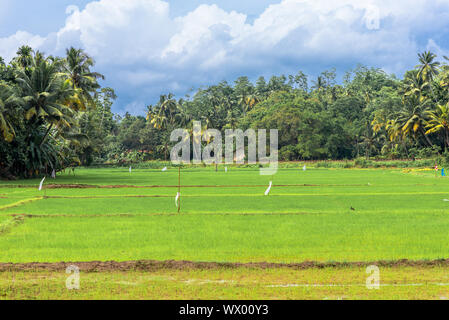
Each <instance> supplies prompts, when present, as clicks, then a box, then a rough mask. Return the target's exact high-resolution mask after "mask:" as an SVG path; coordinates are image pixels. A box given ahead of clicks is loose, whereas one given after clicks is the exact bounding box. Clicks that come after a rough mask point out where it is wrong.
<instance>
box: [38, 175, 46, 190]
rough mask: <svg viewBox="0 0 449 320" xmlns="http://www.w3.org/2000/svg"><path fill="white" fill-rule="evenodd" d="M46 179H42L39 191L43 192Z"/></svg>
mask: <svg viewBox="0 0 449 320" xmlns="http://www.w3.org/2000/svg"><path fill="white" fill-rule="evenodd" d="M44 181H45V177H44V179H42V181H41V183H40V184H39V191H41V190H42V186H43V185H44Z"/></svg>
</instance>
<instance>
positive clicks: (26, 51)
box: [13, 46, 34, 69]
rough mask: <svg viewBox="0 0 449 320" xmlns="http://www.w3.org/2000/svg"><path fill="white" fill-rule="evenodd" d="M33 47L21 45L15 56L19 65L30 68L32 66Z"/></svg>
mask: <svg viewBox="0 0 449 320" xmlns="http://www.w3.org/2000/svg"><path fill="white" fill-rule="evenodd" d="M33 52H34V51H33V48H31V47H30V46H21V47H20V48H19V49H18V50H17V52H16V54H17V57H15V58H14V59H13V62H14V63H16V64H17V65H18V66H20V67H21V68H24V69H26V68H28V67H30V66H31V64H32V60H33Z"/></svg>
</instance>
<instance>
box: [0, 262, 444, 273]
mask: <svg viewBox="0 0 449 320" xmlns="http://www.w3.org/2000/svg"><path fill="white" fill-rule="evenodd" d="M70 265H75V266H77V267H78V268H79V269H80V270H81V271H83V272H108V271H157V270H214V269H236V268H251V269H277V268H289V269H296V270H304V269H312V268H315V269H324V268H349V267H366V266H369V265H377V266H379V267H441V266H445V267H449V259H446V260H443V259H442V260H429V261H411V260H398V261H377V262H347V263H346V262H345V263H342V262H331V263H320V262H309V261H306V262H303V263H296V264H295V263H294V264H282V263H268V262H257V263H220V262H192V261H174V260H169V261H153V260H141V261H125V262H116V261H107V262H101V261H90V262H57V263H18V264H13V263H0V272H20V271H61V272H63V271H65V270H66V268H67V267H68V266H70Z"/></svg>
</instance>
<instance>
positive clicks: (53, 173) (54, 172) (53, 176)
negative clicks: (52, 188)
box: [51, 169, 56, 179]
mask: <svg viewBox="0 0 449 320" xmlns="http://www.w3.org/2000/svg"><path fill="white" fill-rule="evenodd" d="M51 177H52V178H53V179H56V171H55V169H53V171H52V173H51Z"/></svg>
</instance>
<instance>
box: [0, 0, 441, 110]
mask: <svg viewBox="0 0 449 320" xmlns="http://www.w3.org/2000/svg"><path fill="white" fill-rule="evenodd" d="M67 15H68V16H67V20H66V23H65V26H63V27H62V28H61V29H60V30H55V31H54V32H53V33H51V34H49V35H46V36H45V37H44V36H42V35H41V36H39V35H32V34H30V33H26V32H22V31H18V32H17V33H16V34H14V35H11V36H9V37H6V38H0V55H2V56H3V57H4V58H5V59H10V58H11V57H12V56H13V55H14V53H15V51H16V50H17V47H18V46H19V45H21V44H28V45H31V46H33V47H34V48H36V49H41V50H44V51H45V52H46V53H52V54H63V52H64V50H65V48H67V47H69V46H72V45H73V46H77V47H82V48H84V49H85V50H86V51H87V52H88V53H89V54H90V55H92V56H93V57H94V58H95V59H96V61H97V63H98V64H97V66H98V68H99V69H100V71H101V72H103V73H105V75H106V76H107V78H108V84H110V85H111V86H113V87H115V88H116V89H117V92H118V94H119V96H125V97H126V98H125V100H124V101H121V102H120V103H121V104H122V105H123V106H126V109H128V110H133V111H136V110H139V103H141V102H142V101H147V103H152V102H154V101H155V100H157V96H158V95H159V94H160V93H166V92H167V91H175V93H179V94H184V93H186V92H187V91H188V90H190V88H192V87H198V86H200V85H204V84H208V83H213V82H216V81H220V80H222V79H232V78H234V77H236V76H238V75H243V74H247V75H249V76H251V77H255V76H256V75H259V74H279V73H281V72H290V73H296V72H297V71H298V70H299V69H303V70H305V71H306V72H309V73H315V72H318V70H322V69H325V68H328V67H330V66H336V67H337V69H344V68H348V67H352V66H355V65H356V64H358V63H364V64H368V65H371V66H375V67H382V68H384V69H385V70H386V71H388V72H396V73H402V72H403V71H404V70H405V69H406V68H410V67H413V66H414V64H415V62H416V54H417V52H418V51H422V50H425V49H427V48H435V51H438V52H442V53H444V52H446V51H447V49H448V48H444V47H442V45H441V44H439V43H438V40H436V39H441V38H444V37H446V38H447V34H444V32H446V31H445V30H447V29H448V26H449V19H448V18H449V2H448V1H447V0H395V1H391V0H339V1H334V0H284V1H282V2H280V3H278V4H274V5H270V6H268V7H267V8H266V9H265V11H264V12H263V13H262V14H261V15H260V16H259V17H257V18H255V19H254V21H253V22H251V23H250V22H249V21H248V18H247V15H246V14H245V13H244V12H243V13H242V12H236V11H226V10H223V9H221V8H220V7H219V6H218V5H204V4H203V5H200V6H198V7H197V8H196V9H194V10H193V11H191V12H189V13H187V14H186V15H184V16H178V17H172V16H171V15H170V5H169V3H168V2H167V1H163V0H127V1H123V0H100V1H95V2H91V3H89V4H88V5H86V7H85V8H84V9H82V10H80V9H79V8H78V7H76V6H70V7H69V8H68V9H67ZM137 102H139V103H137ZM121 109H122V110H124V109H125V107H122V108H121ZM144 110H145V106H144V105H143V104H142V105H141V111H142V112H143V111H144Z"/></svg>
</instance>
